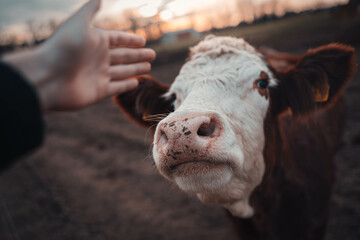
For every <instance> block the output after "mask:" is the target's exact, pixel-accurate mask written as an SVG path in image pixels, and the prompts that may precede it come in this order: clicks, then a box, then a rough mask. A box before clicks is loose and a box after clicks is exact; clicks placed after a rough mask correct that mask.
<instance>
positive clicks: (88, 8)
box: [75, 0, 101, 22]
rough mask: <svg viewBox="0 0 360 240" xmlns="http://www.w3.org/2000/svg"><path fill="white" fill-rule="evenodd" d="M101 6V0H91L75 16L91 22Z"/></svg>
mask: <svg viewBox="0 0 360 240" xmlns="http://www.w3.org/2000/svg"><path fill="white" fill-rule="evenodd" d="M100 5H101V0H90V1H88V2H87V3H85V5H84V6H82V7H81V8H80V9H79V11H78V12H77V13H75V16H76V17H80V18H82V19H84V20H86V21H88V22H90V21H91V20H92V19H93V17H94V16H95V13H96V12H97V11H98V10H99V9H100Z"/></svg>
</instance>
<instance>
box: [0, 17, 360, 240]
mask: <svg viewBox="0 0 360 240" xmlns="http://www.w3.org/2000/svg"><path fill="white" fill-rule="evenodd" d="M359 29H360V20H359V19H357V20H356V19H337V18H334V16H333V15H331V14H329V13H326V12H322V13H316V14H306V15H301V16H294V17H290V18H287V19H282V20H276V21H272V22H267V23H261V24H260V23H259V24H257V25H254V26H247V27H244V28H240V29H229V30H225V31H219V32H217V33H216V34H217V35H233V36H244V37H245V38H246V39H247V40H248V41H249V42H250V43H252V44H253V45H254V46H256V47H259V46H269V47H273V48H275V49H278V50H280V51H287V52H292V53H296V54H301V53H304V52H305V51H306V50H307V49H308V48H311V47H316V46H319V45H322V44H327V43H330V42H342V43H346V44H350V45H353V46H354V47H355V48H356V49H357V51H356V55H357V61H358V62H360V52H359V49H360V30H359ZM188 44H194V42H186V43H183V44H176V45H175V44H174V45H169V46H162V45H157V46H153V47H154V48H155V49H156V50H157V51H158V55H159V60H157V62H155V64H154V67H153V71H152V75H153V76H155V77H156V78H157V79H158V80H160V81H161V82H163V83H171V82H172V81H173V80H174V78H175V76H176V75H177V73H178V71H179V69H180V67H181V65H182V64H183V62H184V59H185V57H186V51H187V50H186V49H187V47H188V46H187V45H188ZM173 56H176V57H173ZM170 59H172V60H171V61H170ZM345 97H346V101H347V105H348V121H347V128H346V131H345V134H344V137H343V140H342V146H341V149H340V151H339V152H338V154H337V155H336V157H335V161H336V164H337V166H338V172H337V181H336V184H335V187H334V192H333V196H332V201H331V209H330V216H329V226H328V230H327V235H326V239H327V240H338V239H344V240H345V239H346V240H357V239H360V228H359V223H360V157H359V156H360V104H359V103H360V74H359V72H357V73H356V76H355V78H354V79H353V81H352V82H351V84H350V86H349V88H348V89H347V91H346V94H345ZM46 122H47V137H46V142H45V144H44V146H43V147H42V148H41V149H40V150H39V151H37V152H36V153H34V154H33V155H31V156H29V157H27V158H26V159H23V160H21V161H19V162H18V163H17V164H16V165H14V166H13V167H12V168H10V169H8V170H7V171H5V172H3V173H2V174H1V176H0V213H1V214H0V239H1V240H2V239H4V240H7V239H10V240H12V239H16V240H17V239H24V240H25V239H26V240H28V239H31V240H32V239H49V240H50V239H54V240H55V239H56V240H64V239H72V240H78V239H79V240H82V239H84V240H85V239H86V240H93V239H94V240H95V239H99V240H102V239H104V240H105V239H108V240H113V239H126V240H152V239H154V240H155V239H156V240H158V239H168V240H180V239H207V240H215V239H216V240H217V239H227V240H233V239H237V238H236V235H235V234H234V233H233V232H232V229H231V225H230V222H229V221H228V219H227V218H226V217H225V214H224V211H223V210H222V209H221V208H219V207H216V206H209V205H204V204H202V203H200V202H199V201H198V200H197V198H195V197H194V196H189V195H187V194H185V193H183V192H181V191H180V190H178V188H177V187H176V186H174V185H173V184H171V183H169V182H168V181H166V180H165V179H163V178H162V177H161V176H160V175H159V174H158V173H157V170H156V169H155V167H154V164H153V162H152V159H151V152H150V147H151V146H150V145H151V142H150V138H151V136H150V135H151V133H149V132H148V131H147V130H146V129H139V128H137V127H136V126H133V125H132V124H131V123H129V122H128V120H127V119H125V117H124V116H123V115H122V114H121V113H120V112H119V111H118V109H117V108H116V107H115V106H114V105H113V103H112V101H111V100H110V99H107V100H105V101H102V102H100V103H98V104H96V105H95V106H92V107H90V108H87V109H85V110H82V111H79V112H72V113H51V114H48V115H47V116H46Z"/></svg>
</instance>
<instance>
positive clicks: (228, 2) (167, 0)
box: [0, 0, 348, 44]
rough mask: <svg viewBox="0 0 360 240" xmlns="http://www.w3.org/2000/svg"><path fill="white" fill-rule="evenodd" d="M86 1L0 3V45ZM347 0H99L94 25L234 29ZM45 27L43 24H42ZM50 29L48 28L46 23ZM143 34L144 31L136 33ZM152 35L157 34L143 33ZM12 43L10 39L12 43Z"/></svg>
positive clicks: (0, 0) (28, 36) (24, 37)
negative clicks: (271, 16) (266, 16)
mask: <svg viewBox="0 0 360 240" xmlns="http://www.w3.org/2000/svg"><path fill="white" fill-rule="evenodd" d="M86 1H87V0H51V1H46V0H26V1H24V2H22V3H21V4H20V3H19V2H18V1H9V0H7V1H4V0H0V4H1V8H0V44H4V42H8V41H10V40H12V41H15V42H22V41H29V40H30V39H31V38H32V37H33V36H34V34H33V32H31V31H30V27H29V26H30V24H29V23H30V22H31V21H32V22H35V23H36V24H35V25H34V26H38V28H39V29H38V31H40V34H38V36H44V37H46V35H49V34H50V32H51V31H52V30H53V29H54V28H53V27H50V28H48V29H45V28H44V27H41V29H40V26H43V25H46V24H48V25H49V23H50V20H51V21H53V22H61V21H63V20H64V19H66V18H67V17H68V16H70V15H71V13H73V12H74V11H76V9H78V8H79V7H80V6H81V5H82V4H83V3H84V2H86ZM347 2H348V0H301V1H300V0H131V1H125V0H103V1H102V8H101V10H100V11H99V13H98V15H97V17H96V19H95V22H96V24H97V25H99V26H102V27H106V28H115V29H121V30H129V29H130V30H131V22H130V23H129V21H130V16H129V15H126V14H124V13H125V12H124V11H128V10H127V9H131V11H132V14H133V15H131V16H132V18H134V19H135V20H136V21H138V22H139V24H140V25H141V24H142V25H143V26H145V25H147V26H149V23H150V24H155V25H158V26H160V27H161V31H162V32H167V31H175V30H181V29H186V28H190V27H192V28H194V29H196V30H197V31H205V30H209V29H211V28H212V27H216V28H222V27H227V26H236V25H237V24H239V22H241V21H247V22H251V21H252V20H253V19H254V18H256V17H261V16H262V15H263V14H271V13H273V12H275V13H276V14H277V15H279V16H280V15H282V14H284V13H285V12H287V11H295V12H299V11H302V10H306V9H313V8H316V7H318V6H321V7H330V6H334V5H338V4H346V3H347ZM44 23H45V24H44ZM50 25H51V24H50ZM137 31H138V32H141V33H142V34H145V32H146V31H145V30H144V29H143V30H141V29H138V30H137ZM147 31H148V32H149V31H152V32H154V31H155V32H156V31H158V30H154V29H151V27H150V30H149V29H148V30H147ZM14 39H15V40H14Z"/></svg>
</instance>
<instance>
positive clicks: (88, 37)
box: [4, 0, 155, 110]
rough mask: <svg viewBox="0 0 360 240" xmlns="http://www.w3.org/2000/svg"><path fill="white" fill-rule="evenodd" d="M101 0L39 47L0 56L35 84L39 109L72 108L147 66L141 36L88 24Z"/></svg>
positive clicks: (126, 85) (118, 87) (125, 86)
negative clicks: (39, 103)
mask: <svg viewBox="0 0 360 240" xmlns="http://www.w3.org/2000/svg"><path fill="white" fill-rule="evenodd" d="M100 2H101V0H91V1H89V2H88V3H86V4H85V5H84V6H83V7H82V8H81V9H80V10H79V11H78V12H76V13H75V14H74V15H73V16H72V17H70V18H69V19H68V20H67V21H66V22H65V23H64V24H63V25H61V26H60V28H59V29H58V30H57V31H56V32H55V33H54V34H53V35H52V36H51V37H50V38H49V39H48V40H47V41H45V43H43V44H42V45H40V46H39V47H37V48H35V49H32V50H28V51H25V52H24V51H22V52H19V53H14V54H10V55H7V56H5V57H4V60H5V61H7V62H9V63H10V64H13V65H14V66H15V67H17V68H18V69H19V70H20V71H22V72H23V73H24V74H25V76H26V77H27V78H28V79H29V81H30V82H31V83H32V84H33V85H34V86H35V87H36V89H37V90H38V93H39V96H40V99H41V102H42V105H43V109H44V110H73V109H79V108H82V107H85V106H88V105H90V104H92V103H95V102H97V101H99V100H101V99H103V98H106V97H108V96H112V95H115V94H120V93H123V92H126V91H128V90H131V89H133V88H135V87H136V86H137V84H138V82H137V80H136V79H131V80H124V79H127V78H129V77H132V76H135V75H139V74H143V73H146V72H149V71H150V69H151V65H150V63H149V62H148V61H151V60H153V59H154V58H155V52H154V51H153V50H151V49H145V48H141V47H143V46H144V45H145V39H143V38H142V37H140V36H137V35H131V34H127V33H124V32H121V31H112V30H103V29H96V28H93V27H92V26H91V25H90V22H91V20H92V18H93V17H94V15H95V13H96V12H97V11H98V9H99V7H100Z"/></svg>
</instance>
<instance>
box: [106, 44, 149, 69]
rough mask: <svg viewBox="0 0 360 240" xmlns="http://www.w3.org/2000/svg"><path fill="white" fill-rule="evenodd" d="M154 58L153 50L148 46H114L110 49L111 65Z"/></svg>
mask: <svg viewBox="0 0 360 240" xmlns="http://www.w3.org/2000/svg"><path fill="white" fill-rule="evenodd" d="M154 59H155V52H154V50H152V49H149V48H140V49H138V48H116V49H111V50H110V62H111V65H116V64H129V63H137V62H148V61H152V60H154Z"/></svg>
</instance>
